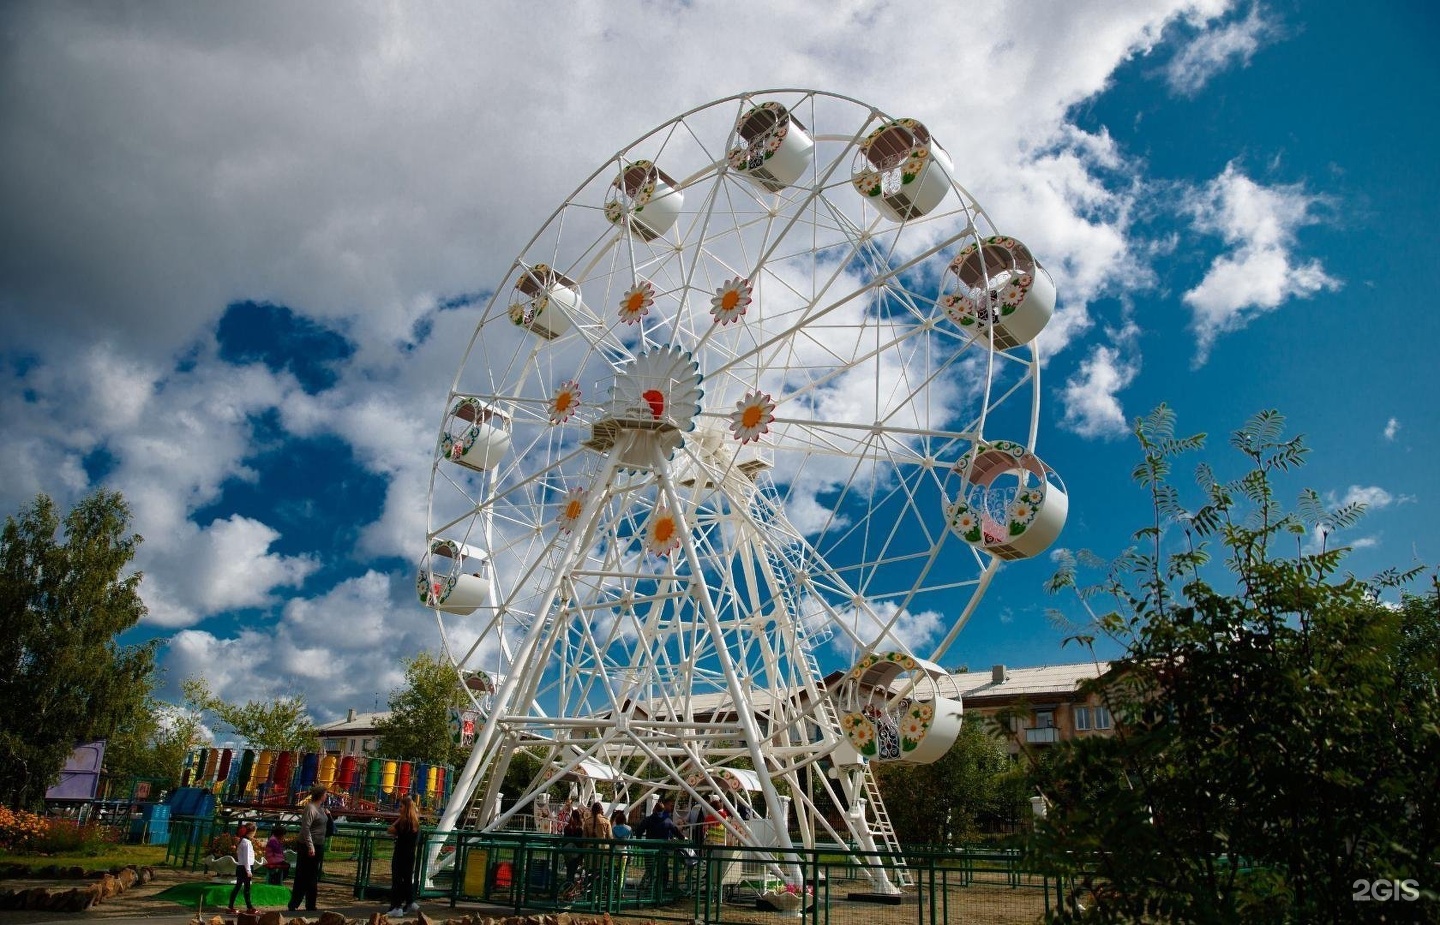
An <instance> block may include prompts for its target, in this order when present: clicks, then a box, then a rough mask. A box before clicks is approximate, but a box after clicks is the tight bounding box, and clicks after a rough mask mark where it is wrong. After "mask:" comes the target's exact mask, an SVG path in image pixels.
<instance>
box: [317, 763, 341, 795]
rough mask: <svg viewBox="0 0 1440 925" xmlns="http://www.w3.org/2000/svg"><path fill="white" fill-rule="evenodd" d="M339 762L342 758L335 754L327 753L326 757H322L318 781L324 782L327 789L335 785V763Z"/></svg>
mask: <svg viewBox="0 0 1440 925" xmlns="http://www.w3.org/2000/svg"><path fill="white" fill-rule="evenodd" d="M339 763H340V760H339V759H338V758H336V757H335V756H334V755H326V756H325V757H324V758H321V759H320V776H319V778H318V780H317V781H316V783H319V784H324V785H325V789H326V790H329V789H330V788H331V787H333V786H335V765H337V764H339Z"/></svg>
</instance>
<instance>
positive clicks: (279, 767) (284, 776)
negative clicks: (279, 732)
mask: <svg viewBox="0 0 1440 925" xmlns="http://www.w3.org/2000/svg"><path fill="white" fill-rule="evenodd" d="M294 764H295V753H294V752H281V753H280V754H278V755H276V756H275V778H274V781H275V790H276V792H278V793H283V794H285V800H286V802H287V803H288V802H289V800H290V795H291V794H293V793H294V792H295V788H294V787H291V786H290V772H291V770H292V769H293V766H294Z"/></svg>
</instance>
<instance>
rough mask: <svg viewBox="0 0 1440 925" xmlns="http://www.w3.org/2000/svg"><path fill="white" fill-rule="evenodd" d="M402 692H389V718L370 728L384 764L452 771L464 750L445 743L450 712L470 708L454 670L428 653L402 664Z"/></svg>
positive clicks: (460, 760)
mask: <svg viewBox="0 0 1440 925" xmlns="http://www.w3.org/2000/svg"><path fill="white" fill-rule="evenodd" d="M404 664H405V686H404V687H399V688H396V689H395V690H393V691H391V692H390V715H389V716H388V717H384V718H382V719H381V720H380V721H379V722H377V723H376V724H375V728H376V730H377V732H378V733H379V743H378V744H377V748H378V750H379V753H380V754H382V755H384V756H385V757H387V758H399V759H403V760H409V761H424V762H427V763H429V764H448V765H451V766H452V767H453V766H457V765H461V764H464V763H465V758H466V756H467V755H468V754H469V752H468V750H467V749H465V748H462V747H460V746H459V745H457V744H455V742H454V741H452V739H451V737H450V710H451V709H452V708H454V709H457V710H465V709H469V708H470V707H471V704H470V700H469V698H468V697H466V696H465V692H464V691H463V690H461V688H460V682H459V677H458V676H457V675H456V673H455V669H454V668H453V667H451V666H450V665H449V664H448V663H447V662H445V661H444V660H442V659H439V658H436V657H435V656H434V655H431V654H430V653H429V652H420V653H417V654H416V655H415V656H414V657H413V658H410V659H407V660H406V661H405V663H404Z"/></svg>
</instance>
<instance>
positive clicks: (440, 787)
mask: <svg viewBox="0 0 1440 925" xmlns="http://www.w3.org/2000/svg"><path fill="white" fill-rule="evenodd" d="M446 796H448V794H447V793H446V792H445V769H444V768H443V767H440V768H436V769H435V799H437V800H440V801H441V802H442V803H443V802H444V801H445V798H446Z"/></svg>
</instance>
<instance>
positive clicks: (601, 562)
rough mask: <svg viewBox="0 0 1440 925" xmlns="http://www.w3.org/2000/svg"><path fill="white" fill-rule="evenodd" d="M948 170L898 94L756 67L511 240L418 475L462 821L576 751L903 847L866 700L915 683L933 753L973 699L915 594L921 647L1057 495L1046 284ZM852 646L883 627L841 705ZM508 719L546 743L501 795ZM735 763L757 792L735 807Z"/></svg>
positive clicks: (510, 735) (661, 788) (572, 773)
mask: <svg viewBox="0 0 1440 925" xmlns="http://www.w3.org/2000/svg"><path fill="white" fill-rule="evenodd" d="M956 150H957V151H958V150H961V149H959V148H957V149H956ZM955 177H956V168H955V165H954V162H953V161H952V159H951V156H950V154H949V153H948V151H947V150H946V149H945V148H944V147H943V146H942V145H941V144H940V142H939V140H938V139H937V138H936V137H935V136H934V134H932V131H931V128H930V127H928V126H926V125H924V124H922V123H920V122H918V121H916V120H914V119H906V118H896V117H893V116H890V115H887V114H885V113H882V112H881V111H880V110H878V109H876V108H875V107H872V106H868V105H866V104H863V103H860V102H859V101H856V100H853V99H850V98H847V97H842V96H838V95H834V94H828V93H822V92H817V91H798V90H784V91H773V92H764V93H749V94H743V95H739V96H735V97H731V98H728V99H724V100H720V101H717V102H714V103H711V104H708V105H706V106H702V107H699V108H697V109H695V110H692V111H690V112H688V113H686V114H684V115H682V116H679V117H677V118H675V119H672V120H670V121H668V122H666V123H665V124H663V125H661V126H660V127H658V128H656V129H655V130H654V131H653V132H650V133H648V134H646V135H645V136H643V137H642V138H640V139H639V140H637V141H636V142H634V143H633V144H630V145H627V146H626V147H625V148H623V149H622V150H620V151H619V152H617V153H616V154H615V155H614V156H613V157H610V158H608V159H606V160H605V161H604V163H603V164H602V165H601V166H600V167H599V168H598V169H597V170H596V171H595V173H594V174H592V175H591V177H590V178H589V179H588V180H586V181H585V182H584V183H583V184H581V186H580V188H579V189H578V190H577V191H576V192H575V193H574V194H573V195H572V196H571V197H570V198H569V199H568V200H567V201H565V202H564V203H563V204H562V205H561V206H560V207H559V208H558V209H557V210H556V211H555V212H554V213H553V215H552V216H551V217H550V219H549V220H548V221H547V222H545V223H544V225H543V226H542V227H541V229H540V230H539V231H538V232H537V233H536V235H535V236H534V238H533V239H532V240H531V241H530V243H529V244H527V245H526V246H525V247H524V248H523V249H522V250H521V252H520V255H519V257H518V258H517V259H516V261H515V262H514V264H513V265H512V266H511V268H510V270H509V271H508V273H507V276H506V278H505V279H503V280H499V281H497V285H496V286H495V293H496V294H495V296H494V297H493V298H492V300H491V301H490V302H489V304H488V305H487V306H486V307H485V308H484V310H483V311H482V312H481V313H480V318H479V322H478V324H477V326H476V329H475V334H474V336H473V338H472V340H471V343H470V346H469V348H468V349H467V351H466V355H465V358H464V360H463V361H462V364H461V368H460V370H459V371H458V373H457V374H456V377H455V379H454V381H453V383H452V386H451V390H450V394H449V395H448V396H447V397H446V400H445V403H444V408H443V412H442V421H441V426H440V432H439V437H438V439H437V442H436V452H435V456H434V464H433V467H432V473H431V483H430V495H429V510H428V514H429V524H430V527H429V532H428V535H427V536H426V537H425V542H424V547H423V548H424V554H423V556H422V560H421V563H420V574H419V576H418V580H417V587H418V589H419V592H420V599H421V600H422V601H423V602H425V603H426V604H427V605H428V606H429V607H430V608H431V609H432V610H433V611H434V613H435V618H436V620H437V623H438V626H439V629H440V633H441V637H442V642H443V646H444V651H445V652H446V653H447V655H448V656H449V657H450V658H452V660H453V662H454V664H455V666H456V668H457V673H458V677H461V678H467V677H473V676H475V675H476V674H478V673H480V672H483V673H484V674H485V676H486V677H487V679H493V684H487V685H484V689H483V691H480V690H477V689H475V688H474V687H472V686H471V685H469V684H468V683H466V684H462V685H461V686H462V689H463V690H464V691H465V693H466V695H467V696H468V697H470V699H471V701H472V705H473V708H474V710H473V712H474V713H475V714H476V715H477V716H478V717H480V719H479V722H478V730H477V732H476V734H475V742H474V748H473V750H472V752H471V757H470V760H469V763H468V764H467V765H466V767H465V769H464V770H463V771H462V772H461V775H460V779H459V780H458V781H456V782H455V785H454V797H453V798H452V799H451V801H450V802H449V803H447V805H446V808H445V812H444V815H443V817H442V819H441V822H440V828H441V830H442V831H446V830H449V829H451V828H454V827H456V826H457V825H459V824H460V823H461V822H462V820H466V819H474V820H476V821H477V823H478V824H479V825H480V826H481V827H483V828H486V829H491V830H498V829H502V828H505V827H506V826H507V825H509V824H510V822H511V820H512V819H513V818H514V817H516V816H517V815H523V814H529V813H533V814H534V815H535V816H537V817H539V816H540V815H541V812H540V809H541V808H542V807H545V808H546V812H547V813H548V798H549V793H550V789H551V788H552V787H553V786H555V785H556V783H557V782H561V781H564V780H567V779H568V780H569V781H570V782H571V783H572V784H573V787H574V791H575V792H574V795H575V796H576V797H577V798H579V799H584V798H586V797H587V795H589V794H596V795H599V794H602V793H603V794H608V795H609V796H610V798H611V799H612V800H613V802H616V803H624V804H626V805H634V804H637V803H639V804H653V803H654V802H655V801H656V800H658V799H662V798H663V799H675V798H677V797H678V798H680V802H681V803H682V804H683V803H684V802H687V801H698V800H708V798H709V797H710V796H711V795H715V796H718V797H719V798H720V801H721V804H722V806H723V808H724V809H725V817H726V818H725V822H724V823H723V825H724V828H725V829H726V837H727V838H729V839H733V843H735V844H743V845H766V846H774V847H777V848H779V849H782V850H781V851H780V852H779V853H777V855H776V856H777V858H778V857H784V854H783V849H784V848H786V847H789V846H791V841H790V839H791V835H790V826H789V825H788V824H787V818H786V817H787V813H788V812H789V800H788V799H787V798H782V797H781V796H780V791H779V790H778V789H777V785H778V784H781V783H783V784H784V785H786V786H785V789H786V790H787V791H788V792H789V793H791V794H795V795H796V800H797V802H796V804H795V807H794V808H795V813H796V819H795V824H796V827H797V828H798V832H799V838H800V840H801V842H803V844H804V845H805V846H811V845H814V844H816V843H817V842H819V841H831V842H839V843H851V844H857V845H859V846H860V847H861V848H863V849H867V850H872V849H877V848H897V847H898V846H897V845H896V843H895V839H894V834H893V832H892V831H891V830H890V828H889V824H888V821H887V817H886V815H885V813H884V808H883V806H882V805H881V804H880V800H879V791H878V788H876V787H875V785H874V780H873V777H872V776H871V771H870V765H869V763H868V757H867V756H866V755H865V754H864V753H863V749H860V748H857V747H856V735H858V736H860V737H861V738H863V737H864V733H863V731H861V732H857V733H856V734H855V735H852V734H851V733H852V732H854V731H855V730H860V729H861V727H862V724H861V722H860V720H862V719H863V720H864V721H865V722H868V723H870V724H871V729H872V735H875V734H878V727H875V725H874V723H875V719H877V718H879V717H881V716H882V715H883V716H884V717H887V722H891V723H898V722H899V720H900V719H901V717H898V716H897V714H896V711H897V710H898V709H899V708H900V706H901V701H902V700H905V701H907V703H909V704H919V705H926V708H927V709H928V710H929V711H930V713H929V718H928V720H927V722H929V724H930V725H928V726H927V727H926V729H925V730H924V735H921V736H918V737H916V736H911V737H910V738H911V739H913V740H914V742H915V744H914V745H913V746H912V747H909V748H906V747H905V744H904V742H901V743H900V744H899V745H898V746H897V747H898V749H899V752H898V755H896V756H890V755H888V753H887V759H890V758H893V760H912V761H922V760H933V759H934V758H935V757H937V756H938V754H940V753H942V752H943V750H944V748H945V747H947V745H948V742H949V741H950V740H952V739H953V732H954V731H956V730H958V723H959V715H960V709H961V707H960V704H959V700H958V697H957V698H953V705H952V704H951V703H950V702H949V699H948V698H946V697H945V696H944V692H943V691H942V690H940V689H939V686H937V685H939V683H940V679H939V677H938V676H937V674H936V672H937V671H938V669H937V668H935V667H934V665H933V663H931V662H930V661H927V660H922V659H920V658H918V657H917V656H916V654H915V653H913V652H910V651H909V649H908V648H907V646H906V644H905V642H904V639H903V638H902V635H903V633H902V629H903V627H904V625H905V624H906V623H907V622H908V621H910V620H911V619H913V618H914V617H915V616H917V615H919V614H924V613H930V612H933V613H942V614H946V615H947V616H948V618H949V620H950V626H949V631H948V632H947V633H946V635H945V636H944V638H943V639H941V640H940V641H939V643H938V644H937V645H935V646H934V647H933V648H932V649H931V650H930V652H929V653H928V659H930V660H933V659H937V658H938V657H939V656H940V655H941V654H942V653H943V652H944V651H945V650H946V649H947V648H948V647H949V646H950V645H951V643H952V642H953V641H954V639H955V637H956V634H958V633H959V631H960V629H961V628H962V627H963V626H964V624H965V622H966V621H967V620H968V619H969V618H970V616H971V614H972V613H973V612H974V610H975V608H976V607H977V605H978V604H979V602H980V600H981V598H982V596H983V594H984V593H985V590H986V588H987V587H988V585H989V584H990V582H991V580H992V578H993V576H994V575H995V573H996V570H997V569H998V568H999V566H1000V563H1001V561H1002V560H1005V559H1014V558H1024V557H1026V556H1032V555H1035V554H1037V553H1038V552H1040V551H1042V550H1043V549H1044V548H1045V547H1046V546H1048V545H1049V544H1050V543H1051V542H1053V540H1054V539H1055V537H1056V536H1057V535H1058V533H1059V530H1060V527H1061V526H1062V525H1063V522H1064V519H1065V514H1066V511H1067V508H1068V499H1067V498H1066V496H1065V493H1064V489H1063V487H1062V486H1061V484H1060V482H1059V479H1058V476H1055V475H1054V473H1053V471H1052V470H1051V469H1049V467H1048V466H1046V465H1045V464H1044V463H1043V462H1041V461H1040V460H1039V457H1037V456H1036V455H1035V452H1034V450H1035V442H1036V436H1037V431H1038V425H1039V419H1040V418H1039V408H1040V396H1041V390H1040V385H1039V368H1040V367H1039V358H1038V355H1037V353H1036V351H1035V349H1034V346H1033V344H1034V342H1035V338H1036V335H1038V334H1039V332H1040V331H1041V329H1043V327H1044V325H1045V323H1046V322H1047V321H1048V320H1049V317H1050V314H1051V312H1052V310H1053V307H1054V299H1055V289H1054V284H1053V282H1052V281H1051V280H1050V277H1049V275H1048V273H1047V272H1046V271H1045V269H1044V267H1043V266H1042V265H1041V264H1040V263H1039V262H1038V261H1037V260H1036V259H1035V257H1034V255H1033V254H1032V253H1031V252H1030V251H1029V249H1028V248H1026V247H1025V246H1024V245H1022V244H1020V243H1019V242H1018V241H1016V240H1015V239H1013V238H1010V237H1005V236H1003V235H1000V234H999V232H998V230H997V228H996V226H995V223H994V222H992V221H991V219H990V217H989V216H988V215H987V214H986V213H985V211H984V210H983V209H982V208H981V206H980V204H979V203H978V202H976V200H975V198H974V197H973V196H971V195H970V194H969V193H968V192H967V191H966V190H965V189H964V188H963V187H961V186H960V185H959V184H958V183H957V181H956V179H955ZM477 448H482V449H480V450H477ZM1016 448H1018V453H1017V452H1015V451H1014V450H1015V449H1016ZM1016 524H1019V525H1020V527H1022V528H1023V529H1020V530H1019V531H1018V532H1017V531H1016V530H1015V529H1014V527H1015V525H1016ZM1002 525H1003V529H1000V527H1001V526H1002ZM977 526H978V528H979V529H978V531H977V529H976V527H977ZM467 578H468V579H471V580H469V581H467V580H466V579H467ZM467 586H468V587H467ZM827 643H828V644H829V647H830V648H829V649H827V648H824V647H825V646H826V644H827ZM890 652H894V653H896V654H897V655H896V658H895V659H888V658H885V657H884V656H883V653H890ZM838 657H848V658H849V659H850V660H851V661H849V662H847V664H857V663H858V664H865V662H866V660H867V659H873V660H874V661H872V662H871V663H870V664H869V665H868V666H867V667H866V668H865V669H864V670H860V673H859V674H857V675H855V676H854V677H853V678H852V679H851V682H852V683H851V684H850V689H849V696H851V698H852V701H853V702H854V704H858V706H856V708H855V709H854V710H850V711H848V712H845V711H843V710H842V708H840V707H837V704H836V701H835V700H834V699H833V698H832V696H831V692H830V691H829V690H827V689H826V687H825V685H824V683H823V672H822V669H821V659H822V658H831V659H833V658H838ZM882 661H883V662H884V664H883V665H882V664H881V662H882ZM871 669H876V670H874V671H872V670H871ZM857 670H859V669H857ZM940 674H943V672H940ZM894 685H898V687H894ZM867 686H869V687H873V688H874V690H875V691H876V692H877V693H875V694H874V699H873V702H872V701H871V700H870V699H868V698H870V697H871V694H870V693H869V692H868V691H867V690H866V687H867ZM901 690H904V691H907V692H906V693H903V694H901V693H898V691H901ZM927 698H928V699H927ZM867 708H868V709H870V710H871V712H873V713H874V716H873V717H872V716H870V714H867V713H866V710H867ZM916 709H919V707H918V706H917V707H916ZM887 711H888V712H887ZM921 712H922V713H923V712H924V711H923V710H922V711H921ZM842 713H843V715H842ZM852 713H853V714H855V715H856V716H858V717H859V719H847V717H849V715H850V714H852ZM847 722H849V724H850V726H849V727H847V725H846V723H847ZM885 728H886V729H887V730H888V729H889V726H886V727H885ZM897 728H898V726H897ZM521 748H525V749H527V750H529V751H531V752H532V753H535V752H536V751H537V750H539V751H543V753H544V756H545V760H544V762H543V763H542V769H541V771H540V773H538V774H537V775H536V776H535V778H534V780H533V781H532V782H531V783H530V784H529V785H528V786H527V787H525V788H523V789H522V790H521V792H519V793H507V794H504V795H503V796H504V799H503V800H502V799H501V797H502V794H501V791H500V786H501V780H502V779H503V777H504V776H505V772H506V771H507V769H508V768H509V767H510V765H511V762H512V759H513V758H514V756H515V755H516V754H517V751H518V750H519V749H521ZM749 769H760V773H757V774H755V777H754V781H753V783H754V786H755V788H756V793H755V795H754V797H753V803H754V805H755V806H756V808H757V809H760V810H762V815H763V817H764V819H765V820H766V821H765V824H764V825H741V824H740V822H741V814H740V812H739V809H740V806H739V802H740V801H739V799H738V797H739V796H740V794H741V791H739V790H737V789H736V788H735V786H734V784H733V781H735V780H736V779H737V777H736V776H737V775H739V774H741V773H742V772H745V771H748V770H749ZM370 771H371V772H373V771H374V768H373V766H372V768H371V769H370ZM389 780H391V778H389V777H388V776H387V778H386V781H387V782H388V781H389ZM386 786H388V783H387V784H386ZM821 790H823V791H826V792H828V795H829V797H830V800H831V801H833V802H834V804H836V805H840V806H844V807H847V813H846V815H845V819H844V821H843V823H842V824H840V825H838V826H837V825H836V824H835V823H834V822H833V821H832V820H830V819H827V817H826V816H825V814H824V813H822V812H821V810H820V808H819V806H817V805H816V803H814V802H812V800H811V797H810V796H809V795H810V794H812V793H815V792H817V791H821ZM745 793H746V801H747V802H748V801H750V800H751V797H750V796H749V795H748V791H745ZM547 818H548V816H547ZM869 866H870V872H871V877H872V882H873V884H874V888H875V889H876V890H877V891H880V892H889V891H893V890H894V888H895V881H896V880H897V879H900V880H903V877H904V873H903V871H899V870H893V869H886V868H885V867H884V866H883V865H878V864H871V865H869ZM787 876H788V877H795V876H798V869H796V868H793V867H792V868H791V869H790V873H789V874H787Z"/></svg>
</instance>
